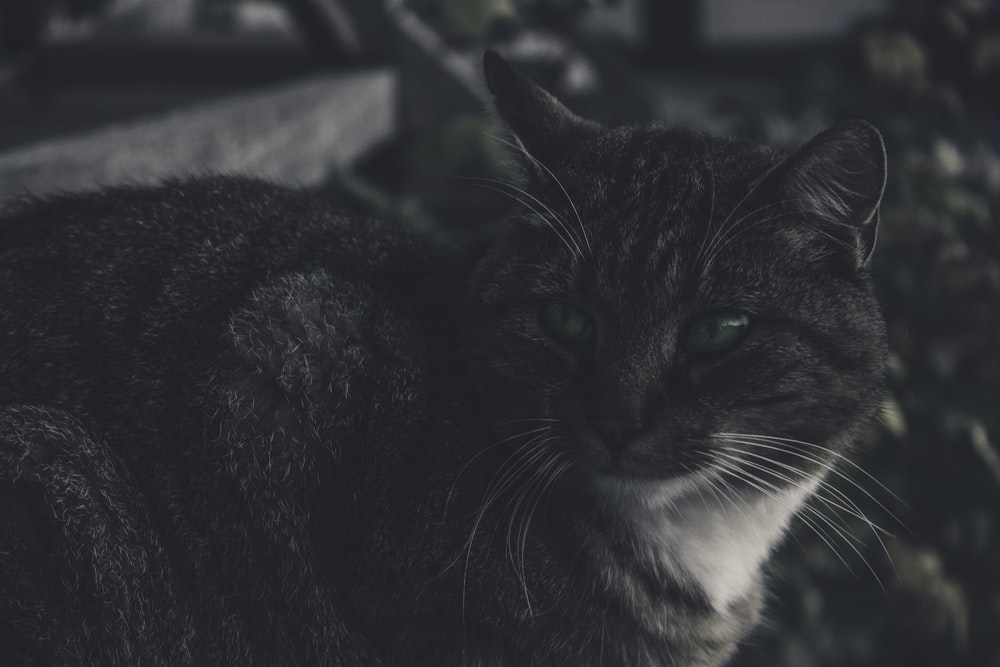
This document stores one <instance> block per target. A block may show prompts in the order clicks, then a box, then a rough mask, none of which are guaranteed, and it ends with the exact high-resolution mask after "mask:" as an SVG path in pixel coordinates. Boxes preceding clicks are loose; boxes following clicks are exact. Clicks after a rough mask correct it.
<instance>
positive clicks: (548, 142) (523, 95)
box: [483, 50, 602, 170]
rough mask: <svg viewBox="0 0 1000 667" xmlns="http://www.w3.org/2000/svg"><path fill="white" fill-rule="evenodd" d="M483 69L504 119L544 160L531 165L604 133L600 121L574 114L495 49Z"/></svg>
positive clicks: (518, 138) (522, 142)
mask: <svg viewBox="0 0 1000 667" xmlns="http://www.w3.org/2000/svg"><path fill="white" fill-rule="evenodd" d="M483 71H484V72H485V74H486V86H487V87H488V88H489V90H490V92H491V93H492V94H493V100H494V105H495V106H496V111H497V114H498V115H499V116H500V119H501V120H502V121H503V122H504V124H505V125H506V126H507V127H508V129H510V131H511V133H512V134H513V135H514V138H515V140H516V141H517V142H518V144H520V148H522V149H523V150H524V152H525V153H526V154H527V155H528V156H529V157H530V158H534V160H535V161H537V162H538V163H540V164H530V165H529V167H532V168H534V167H538V166H542V165H545V164H546V163H548V162H550V161H552V160H553V158H555V157H556V156H557V155H558V154H559V153H560V152H561V151H563V150H565V148H566V147H567V146H569V145H572V143H573V142H576V141H579V140H580V139H582V138H585V137H588V136H594V135H596V134H598V133H600V132H601V130H602V126H601V125H600V124H599V123H596V122H594V121H591V120H587V119H585V118H581V117H580V116H577V115H576V114H574V113H573V112H572V111H570V110H569V109H567V108H566V107H565V105H563V103H562V102H560V101H559V100H557V99H556V98H555V97H554V96H553V95H551V94H550V93H549V92H548V91H546V90H544V89H542V88H541V87H539V86H538V85H536V84H535V83H534V82H533V81H531V80H530V79H528V78H527V77H526V76H524V75H523V74H521V73H520V72H518V71H517V70H516V69H514V68H513V67H511V65H510V63H508V62H507V61H506V60H504V58H503V57H501V56H500V55H499V54H498V53H496V52H495V51H489V50H488V51H486V53H485V54H484V55H483ZM528 162H529V163H530V162H532V160H528ZM542 168H543V169H544V166H543V167H542ZM533 170H534V169H533Z"/></svg>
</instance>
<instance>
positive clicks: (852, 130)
mask: <svg viewBox="0 0 1000 667" xmlns="http://www.w3.org/2000/svg"><path fill="white" fill-rule="evenodd" d="M765 180H766V181H767V182H769V183H770V184H771V185H772V186H773V187H774V188H775V189H776V190H777V191H774V190H772V193H771V194H772V196H777V197H779V198H780V200H781V201H785V202H788V203H789V204H790V205H792V206H793V207H794V208H796V209H797V210H800V211H802V213H803V214H804V215H805V216H807V217H808V218H810V222H811V224H818V225H819V228H818V229H819V230H820V231H821V232H822V233H823V234H824V235H825V236H827V237H828V238H830V239H832V240H834V241H836V242H838V243H840V244H841V245H845V246H847V247H848V249H850V250H851V251H852V252H853V253H854V259H855V261H856V263H857V264H856V266H857V267H861V266H863V265H864V264H866V263H867V262H868V260H869V259H870V258H871V254H872V251H873V250H874V248H875V237H876V232H877V228H878V207H879V203H880V202H881V201H882V192H883V190H884V188H885V181H886V154H885V144H884V143H883V141H882V135H881V134H879V131H878V130H876V129H875V127H874V126H872V125H871V124H870V123H868V122H866V121H863V120H848V121H844V122H841V123H838V124H837V125H834V126H833V127H831V128H829V129H828V130H825V131H823V132H821V133H819V134H818V135H816V136H815V137H813V138H812V139H811V140H809V141H808V142H806V143H805V144H803V145H802V146H800V147H799V148H798V149H797V150H795V151H794V152H793V153H792V154H791V155H789V156H788V157H786V158H785V159H784V160H783V161H782V162H781V163H780V164H778V166H777V167H775V168H774V169H773V170H772V171H771V172H770V173H769V174H768V175H767V176H766V178H765Z"/></svg>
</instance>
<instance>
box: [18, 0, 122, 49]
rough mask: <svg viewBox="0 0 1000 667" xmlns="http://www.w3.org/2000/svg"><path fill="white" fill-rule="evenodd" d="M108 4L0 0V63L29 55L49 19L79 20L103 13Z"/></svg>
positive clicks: (107, 0)
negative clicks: (60, 17)
mask: <svg viewBox="0 0 1000 667" xmlns="http://www.w3.org/2000/svg"><path fill="white" fill-rule="evenodd" d="M110 2H111V0H0V59H5V58H12V57H13V58H16V57H18V56H20V55H22V54H24V53H27V52H30V51H31V50H32V49H34V48H35V47H36V46H38V43H39V41H40V40H41V38H42V34H43V32H44V30H45V27H46V26H47V25H48V22H49V20H50V19H51V18H52V16H54V15H57V14H62V15H65V16H68V17H70V18H81V17H84V16H89V15H93V14H98V13H100V12H101V11H103V10H104V9H105V8H106V7H107V6H108V5H109V4H110Z"/></svg>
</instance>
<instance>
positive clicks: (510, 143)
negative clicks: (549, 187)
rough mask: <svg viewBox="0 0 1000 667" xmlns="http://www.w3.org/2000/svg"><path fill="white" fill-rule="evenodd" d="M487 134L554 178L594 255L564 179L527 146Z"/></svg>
mask: <svg viewBox="0 0 1000 667" xmlns="http://www.w3.org/2000/svg"><path fill="white" fill-rule="evenodd" d="M487 136H489V137H491V138H493V139H494V140H496V141H499V142H500V143H502V144H505V145H507V146H509V147H511V148H513V149H514V150H516V151H519V152H520V153H521V154H522V155H524V156H525V157H527V158H528V159H529V160H531V161H532V162H534V163H535V164H537V165H538V166H539V167H541V168H542V169H543V170H544V171H545V173H547V174H548V175H549V176H550V177H551V178H552V180H553V181H555V184H556V185H557V186H559V189H560V190H562V193H563V196H564V197H566V201H567V202H568V203H569V206H570V208H571V209H572V210H573V215H575V216H576V221H577V224H579V226H580V233H581V234H582V235H583V240H584V243H585V244H586V245H587V251H588V252H589V253H590V255H591V257H593V255H594V249H593V247H592V246H591V245H590V239H589V238H588V237H587V230H586V228H585V226H584V224H583V218H581V217H580V211H578V210H577V208H576V204H574V203H573V198H572V197H570V196H569V192H568V191H567V190H566V188H565V187H563V184H562V181H560V180H559V178H558V177H557V176H556V175H555V174H554V173H553V172H552V170H551V169H549V168H548V167H547V166H546V165H545V163H543V162H542V161H541V160H539V159H538V158H536V157H535V156H534V155H532V154H531V153H529V152H528V151H527V150H525V148H524V147H523V146H519V145H518V144H515V143H513V142H511V141H508V140H506V139H504V138H503V137H499V136H496V135H493V134H490V135H487Z"/></svg>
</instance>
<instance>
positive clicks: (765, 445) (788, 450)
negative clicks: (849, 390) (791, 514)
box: [713, 434, 912, 532]
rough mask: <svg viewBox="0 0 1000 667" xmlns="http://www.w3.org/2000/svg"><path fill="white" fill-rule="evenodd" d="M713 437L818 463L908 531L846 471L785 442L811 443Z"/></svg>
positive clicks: (727, 435) (833, 453) (750, 436)
mask: <svg viewBox="0 0 1000 667" xmlns="http://www.w3.org/2000/svg"><path fill="white" fill-rule="evenodd" d="M731 436H735V437H731ZM713 437H718V438H722V439H724V440H727V441H728V442H731V443H733V444H740V445H747V446H750V447H760V448H762V449H770V450H774V451H779V452H783V453H785V454H790V455H792V456H796V457H798V458H801V459H804V460H806V461H811V462H812V463H815V464H817V465H819V466H820V467H822V468H823V469H824V470H827V471H829V472H831V473H832V474H834V475H836V476H837V477H840V478H841V479H843V480H845V481H846V482H848V483H849V484H851V485H852V486H854V487H855V488H856V489H858V490H859V491H860V492H861V493H863V494H865V496H867V497H868V498H869V499H870V500H871V501H872V502H874V503H875V504H876V505H878V506H879V507H880V508H881V509H882V511H884V512H885V513H886V514H888V515H889V516H890V517H891V518H892V519H893V521H895V522H896V523H897V524H898V525H900V526H903V527H904V528H906V530H908V531H909V528H908V527H907V526H906V524H905V523H903V521H902V520H901V519H900V518H899V517H897V516H896V515H895V514H894V513H893V512H892V510H890V509H889V508H888V507H886V506H885V504H884V503H882V502H881V501H880V500H879V499H878V498H876V497H875V496H874V495H872V494H871V492H869V491H868V489H866V488H865V487H863V486H861V484H859V483H858V482H857V481H856V480H855V479H854V478H852V477H851V476H850V475H848V474H847V473H845V472H843V471H842V470H840V469H838V468H837V467H836V466H835V465H833V463H832V462H829V461H824V460H822V459H818V458H816V457H814V456H810V455H808V454H804V453H803V452H800V451H798V450H797V449H795V448H794V447H791V446H789V445H788V444H787V443H795V444H800V445H810V444H812V443H806V442H799V441H794V440H789V439H782V440H774V439H766V440H769V442H757V441H756V440H753V439H749V440H748V439H746V438H755V437H757V436H752V435H745V434H743V435H741V434H726V435H723V434H714V435H713ZM761 439H765V438H763V437H762V438H761ZM777 445H784V446H782V447H779V446H777ZM820 448H821V449H824V450H826V451H827V452H829V453H830V454H832V455H834V456H835V457H836V458H837V459H838V460H842V461H846V462H847V463H853V462H852V461H851V460H850V459H848V458H845V457H843V456H842V455H840V454H838V453H837V452H834V451H832V450H829V449H826V448H825V447H820ZM854 467H855V468H857V469H858V470H860V471H861V472H862V473H864V474H865V475H866V476H867V477H869V478H870V479H872V480H874V481H875V482H876V483H877V484H878V485H879V486H880V487H882V488H883V489H885V490H886V491H889V489H888V488H886V487H885V485H883V484H882V483H881V482H879V481H878V480H876V479H875V478H874V477H872V475H871V474H870V473H868V472H867V471H866V470H864V469H863V468H861V467H860V466H858V465H857V464H854ZM889 493H890V494H892V496H893V497H894V498H897V499H898V497H897V496H896V494H894V493H892V492H891V491H889ZM900 502H902V501H900ZM904 504H905V503H904ZM910 532H912V531H910Z"/></svg>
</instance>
